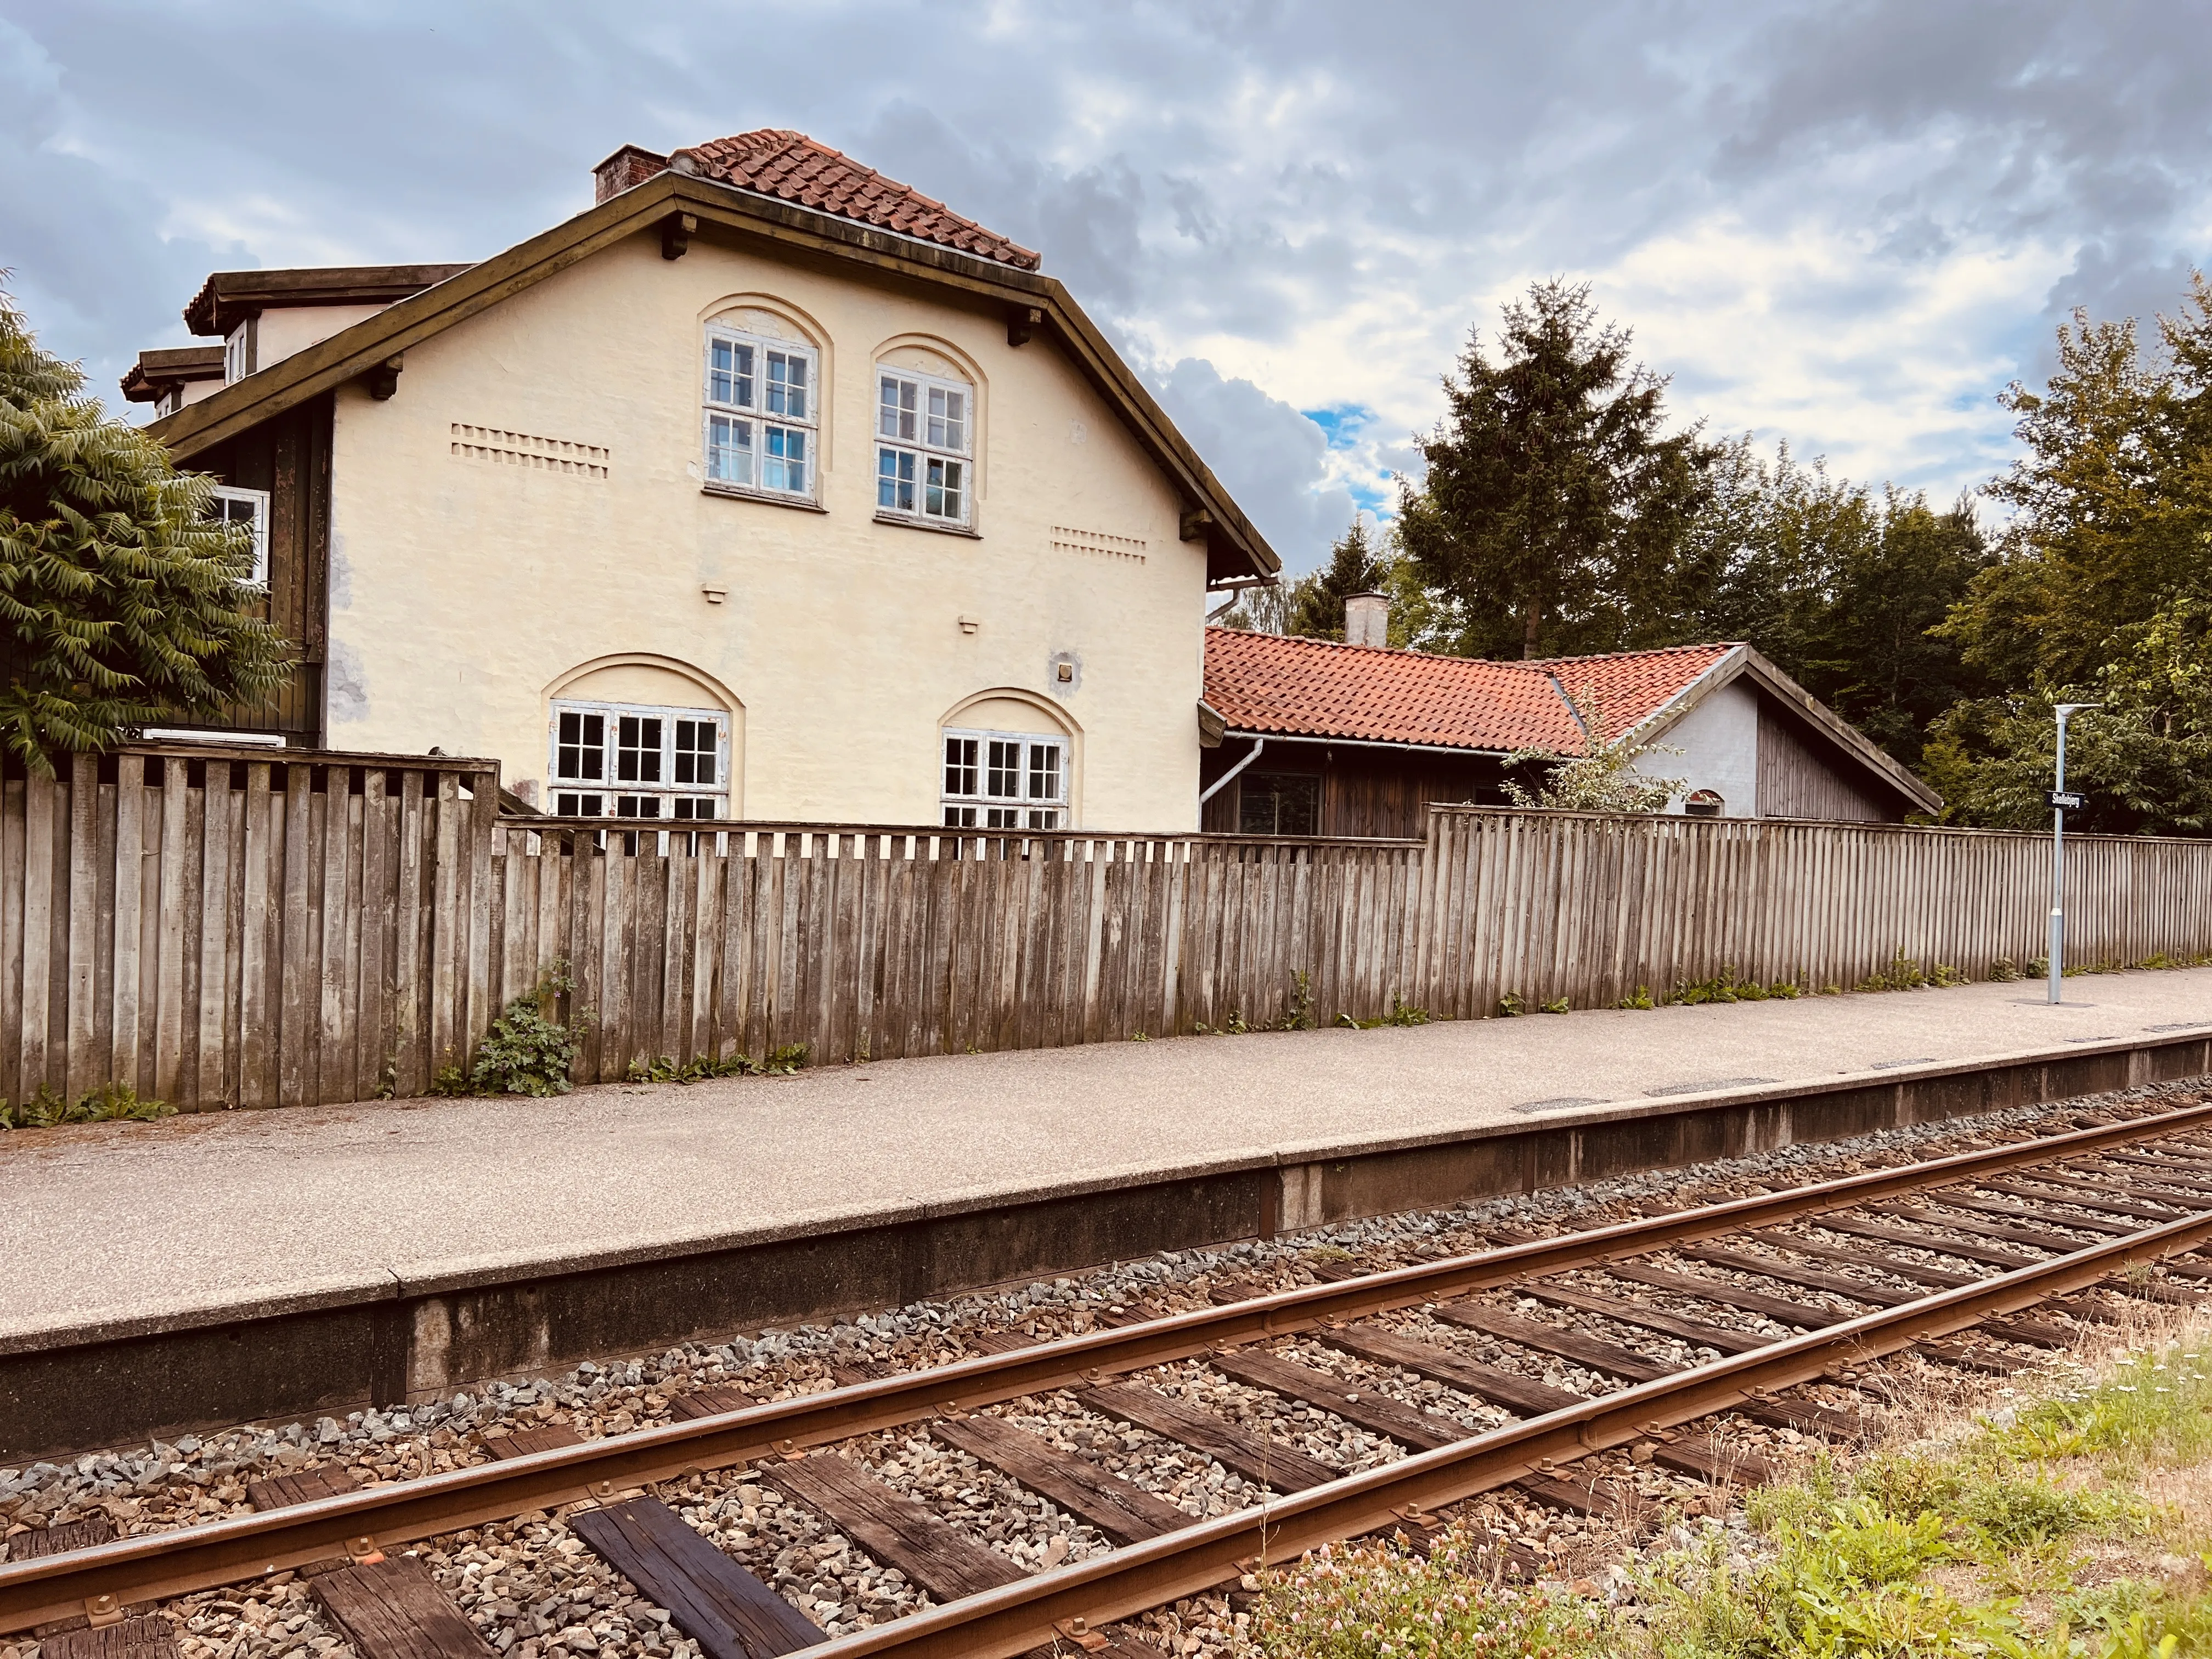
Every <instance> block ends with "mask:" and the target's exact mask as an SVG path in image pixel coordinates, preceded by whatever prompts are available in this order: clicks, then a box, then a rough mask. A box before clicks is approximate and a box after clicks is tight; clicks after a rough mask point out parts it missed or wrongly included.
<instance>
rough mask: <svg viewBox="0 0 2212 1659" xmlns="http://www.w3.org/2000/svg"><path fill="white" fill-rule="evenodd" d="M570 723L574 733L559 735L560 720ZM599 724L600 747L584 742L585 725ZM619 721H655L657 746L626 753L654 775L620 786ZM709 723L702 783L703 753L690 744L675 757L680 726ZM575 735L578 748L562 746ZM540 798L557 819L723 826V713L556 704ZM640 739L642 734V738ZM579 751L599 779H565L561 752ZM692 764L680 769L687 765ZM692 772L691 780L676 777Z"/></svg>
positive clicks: (574, 701) (726, 795) (664, 706)
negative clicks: (708, 768) (589, 755)
mask: <svg viewBox="0 0 2212 1659" xmlns="http://www.w3.org/2000/svg"><path fill="white" fill-rule="evenodd" d="M564 716H567V717H569V718H571V719H573V720H574V721H575V722H576V725H575V726H574V728H564V726H563V724H562V720H563V717H564ZM594 719H596V720H599V722H600V725H599V727H598V728H597V730H598V734H599V735H598V741H597V742H596V744H593V743H592V742H591V740H590V732H591V730H592V728H591V727H590V726H588V725H587V724H586V722H588V721H590V720H594ZM623 720H636V721H640V722H643V721H647V720H658V721H659V722H660V726H659V741H658V744H657V746H656V747H655V748H654V749H653V750H651V751H646V750H642V749H641V748H638V747H632V748H631V749H630V752H631V753H633V754H635V755H636V756H637V757H638V759H637V764H636V769H637V770H639V771H640V772H643V771H646V770H647V769H648V768H647V767H646V766H645V764H644V759H643V757H644V755H645V753H647V752H651V753H652V754H653V755H654V756H655V757H657V758H656V759H655V761H654V763H653V766H652V767H651V768H650V770H652V771H653V772H654V773H656V774H657V775H656V776H653V777H645V776H638V777H631V778H624V777H623V776H621V775H620V772H621V770H622V761H623V751H624V749H625V745H624V744H623V742H622V738H623V735H624V734H623V726H622V724H621V722H622V721H623ZM708 720H711V721H712V722H714V748H713V750H712V754H713V758H714V778H713V780H712V781H710V782H708V783H704V784H702V783H701V782H700V781H699V780H698V777H697V775H696V773H697V768H696V757H699V756H703V755H706V754H707V753H708V752H709V751H708V750H704V749H701V748H698V747H697V746H696V744H694V745H693V746H692V747H691V748H690V749H689V750H679V749H678V737H679V735H680V734H679V733H678V729H677V727H678V722H679V721H683V722H686V723H688V724H690V725H693V726H696V725H697V724H699V723H700V722H702V721H708ZM572 729H573V731H574V734H575V738H576V740H574V741H571V742H569V743H567V744H564V743H563V742H562V738H564V737H568V736H569V735H570V732H571V730H572ZM545 730H546V751H545V776H546V784H545V795H546V801H547V805H549V806H550V809H551V811H552V812H553V814H554V816H556V817H564V818H568V817H576V818H628V819H647V820H650V821H653V822H658V823H674V822H679V821H681V820H683V819H686V818H726V817H729V815H730V793H731V785H730V715H729V711H728V710H726V709H722V708H678V707H676V706H675V705H672V704H668V703H637V702H599V701H597V700H595V699H592V698H588V697H556V698H555V699H553V706H552V710H551V713H550V716H549V718H548V719H547V720H546V728H545ZM639 735H640V736H643V735H644V733H643V732H639ZM563 748H569V749H576V748H583V749H585V750H587V751H592V752H596V754H597V756H598V760H599V775H598V776H597V777H593V776H592V775H591V773H590V771H589V770H588V769H587V767H585V766H580V767H579V769H578V771H577V772H576V773H572V774H570V775H563V774H562V752H561V751H562V749H563ZM687 757H688V758H692V759H693V764H692V765H691V766H690V767H687V766H685V764H684V761H685V760H686V758H687ZM686 770H689V771H691V772H692V773H693V776H692V777H691V778H690V779H689V780H685V779H684V778H682V777H681V776H680V774H681V773H682V772H684V771H686Z"/></svg>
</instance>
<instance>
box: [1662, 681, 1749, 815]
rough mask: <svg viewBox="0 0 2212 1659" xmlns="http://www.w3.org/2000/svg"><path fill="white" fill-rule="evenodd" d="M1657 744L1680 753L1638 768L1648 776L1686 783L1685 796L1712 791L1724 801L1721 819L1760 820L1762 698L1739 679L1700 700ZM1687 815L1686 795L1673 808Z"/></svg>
mask: <svg viewBox="0 0 2212 1659" xmlns="http://www.w3.org/2000/svg"><path fill="white" fill-rule="evenodd" d="M1651 741H1652V742H1653V743H1655V744H1660V745H1662V746H1664V747H1666V748H1669V749H1679V750H1681V751H1682V752H1681V753H1680V754H1674V755H1668V754H1656V755H1645V756H1644V757H1642V758H1641V759H1639V760H1638V762H1637V763H1636V765H1635V769H1636V770H1637V771H1638V772H1640V773H1642V774H1643V775H1644V776H1646V777H1653V778H1680V779H1683V780H1685V784H1684V788H1683V791H1682V793H1688V791H1690V790H1692V789H1710V790H1711V791H1712V792H1713V793H1716V794H1717V795H1718V796H1719V797H1720V798H1721V801H1722V806H1721V816H1722V817H1730V818H1752V817H1758V816H1759V695H1758V693H1757V692H1755V691H1753V690H1752V689H1751V687H1750V686H1749V685H1747V684H1745V683H1744V682H1743V681H1742V680H1740V679H1739V680H1734V681H1731V682H1730V683H1729V684H1726V685H1723V686H1722V687H1721V688H1719V690H1715V691H1709V692H1707V693H1706V694H1705V696H1704V697H1702V698H1701V699H1699V702H1697V704H1696V705H1695V706H1694V707H1693V708H1691V710H1690V711H1689V713H1687V714H1685V715H1683V716H1682V718H1681V719H1680V720H1677V721H1675V722H1674V725H1673V726H1669V727H1668V728H1667V729H1666V730H1665V731H1664V732H1661V733H1659V735H1658V736H1657V737H1656V738H1653V739H1651ZM1667 810H1668V811H1669V812H1680V811H1681V810H1682V794H1681V793H1678V794H1677V795H1676V796H1675V797H1674V799H1673V800H1671V801H1669V802H1668V805H1667Z"/></svg>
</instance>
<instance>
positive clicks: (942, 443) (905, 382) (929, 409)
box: [870, 363, 975, 530]
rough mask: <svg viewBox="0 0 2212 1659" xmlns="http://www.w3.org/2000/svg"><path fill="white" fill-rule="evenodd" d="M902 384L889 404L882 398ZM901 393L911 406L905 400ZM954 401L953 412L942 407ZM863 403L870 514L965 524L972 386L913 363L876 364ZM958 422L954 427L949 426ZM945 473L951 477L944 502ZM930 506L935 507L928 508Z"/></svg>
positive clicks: (971, 473)
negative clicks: (869, 432) (868, 429)
mask: <svg viewBox="0 0 2212 1659" xmlns="http://www.w3.org/2000/svg"><path fill="white" fill-rule="evenodd" d="M890 386H898V387H900V388H901V392H900V394H899V396H900V402H899V404H898V405H897V407H896V409H894V407H893V406H892V404H890V400H889V398H887V396H886V392H887V389H888V388H889V387H890ZM908 392H911V393H912V407H911V408H908V406H907V397H906V394H907V393H908ZM952 399H957V407H958V409H959V410H960V411H961V412H960V413H959V414H957V416H956V415H952V414H951V412H950V410H949V409H948V408H947V407H946V405H947V404H948V403H949V401H950V400H952ZM870 407H871V408H872V409H873V410H874V411H875V413H874V417H873V420H872V429H873V431H874V433H875V442H874V444H873V446H872V454H873V457H874V465H873V469H872V470H873V471H874V474H875V480H876V516H877V517H878V518H879V519H887V520H892V521H893V522H896V523H898V524H917V525H927V526H931V527H933V528H937V529H955V530H967V529H969V528H972V527H973V526H974V524H975V387H974V386H971V385H969V383H968V382H967V381H966V380H946V379H945V377H944V376H943V375H940V374H922V373H921V371H920V370H918V369H912V368H893V367H892V366H891V365H890V364H889V363H878V364H877V365H876V373H875V379H874V382H873V395H872V400H871V404H870ZM954 427H957V430H953V429H950V428H954ZM947 475H951V487H950V492H949V493H950V495H951V498H952V499H951V501H950V503H949V504H948V502H947V500H946V495H947V482H948V477H947ZM932 507H935V508H936V510H935V511H933V510H932Z"/></svg>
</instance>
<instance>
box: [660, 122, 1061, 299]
mask: <svg viewBox="0 0 2212 1659" xmlns="http://www.w3.org/2000/svg"><path fill="white" fill-rule="evenodd" d="M683 158H689V160H690V162H691V163H692V164H693V166H694V167H696V171H697V173H698V174H699V176H701V177H702V178H707V179H721V180H723V181H724V182H725V183H727V184H732V185H738V186H740V187H741V188H743V189H745V190H757V191H760V192H761V194H763V196H773V197H777V198H778V199H779V200H781V201H786V202H796V203H798V204H799V206H801V207H810V208H813V209H815V210H817V211H819V212H823V213H834V214H836V216H838V217H839V218H841V219H857V220H859V221H860V222H861V223H863V224H869V225H876V226H878V227H880V228H883V229H884V230H895V231H897V232H898V233H899V234H901V235H902V236H914V237H918V238H920V239H921V240H923V241H925V242H937V243H940V244H942V245H943V246H946V247H954V248H958V249H959V250H960V251H961V252H963V253H972V254H975V256H976V257H977V258H984V259H995V260H997V261H998V262H999V263H1000V264H1002V265H1012V266H1014V267H1016V268H1017V269H1018V270H1036V268H1037V265H1038V264H1039V263H1040V261H1039V259H1038V257H1037V255H1036V254H1035V253H1032V252H1030V250H1029V249H1027V248H1025V247H1023V246H1019V245H1018V244H1016V243H1014V242H1010V241H1008V240H1006V238H1005V237H1003V236H1001V235H1000V234H999V233H998V232H996V231H995V230H987V229H985V228H983V227H982V226H981V225H979V224H977V223H976V222H975V221H974V220H973V219H963V218H962V217H961V216H959V215H958V214H957V213H955V212H953V211H952V210H951V208H948V207H946V206H945V204H944V203H942V202H938V201H933V200H931V199H930V198H929V197H927V196H924V195H923V194H922V193H921V191H918V190H913V189H910V188H908V186H907V185H902V184H900V183H899V182H898V181H897V180H896V179H886V178H884V175H883V174H882V173H878V172H877V171H876V170H875V169H874V168H873V167H862V166H861V165H860V163H859V162H858V161H854V160H852V159H851V158H850V157H848V156H847V155H842V153H840V152H839V151H836V150H834V149H830V148H829V146H828V145H827V144H817V143H815V142H814V140H812V139H811V138H809V137H807V136H806V135H805V133H803V132H787V131H783V130H781V128H776V127H763V128H762V129H761V130H760V131H757V132H741V133H738V134H737V135H736V136H735V137H730V138H713V139H709V140H708V142H707V143H703V144H694V145H692V146H691V147H690V149H679V150H678V151H677V152H676V154H675V155H673V156H671V157H670V158H669V159H670V161H671V163H673V164H678V165H680V163H681V161H682V159H683Z"/></svg>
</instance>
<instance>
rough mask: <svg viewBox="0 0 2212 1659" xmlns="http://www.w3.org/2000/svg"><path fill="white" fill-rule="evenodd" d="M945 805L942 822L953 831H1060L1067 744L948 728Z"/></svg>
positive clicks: (1037, 736)
mask: <svg viewBox="0 0 2212 1659" xmlns="http://www.w3.org/2000/svg"><path fill="white" fill-rule="evenodd" d="M944 805H945V823H946V825H947V826H949V827H951V828H953V829H1060V828H1061V827H1062V826H1063V824H1064V823H1065V820H1066V814H1067V739H1066V738H1061V737H1046V736H1042V735H1040V734H1038V733H1036V732H962V731H955V730H951V729H948V730H947V731H946V732H945V794H944Z"/></svg>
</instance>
